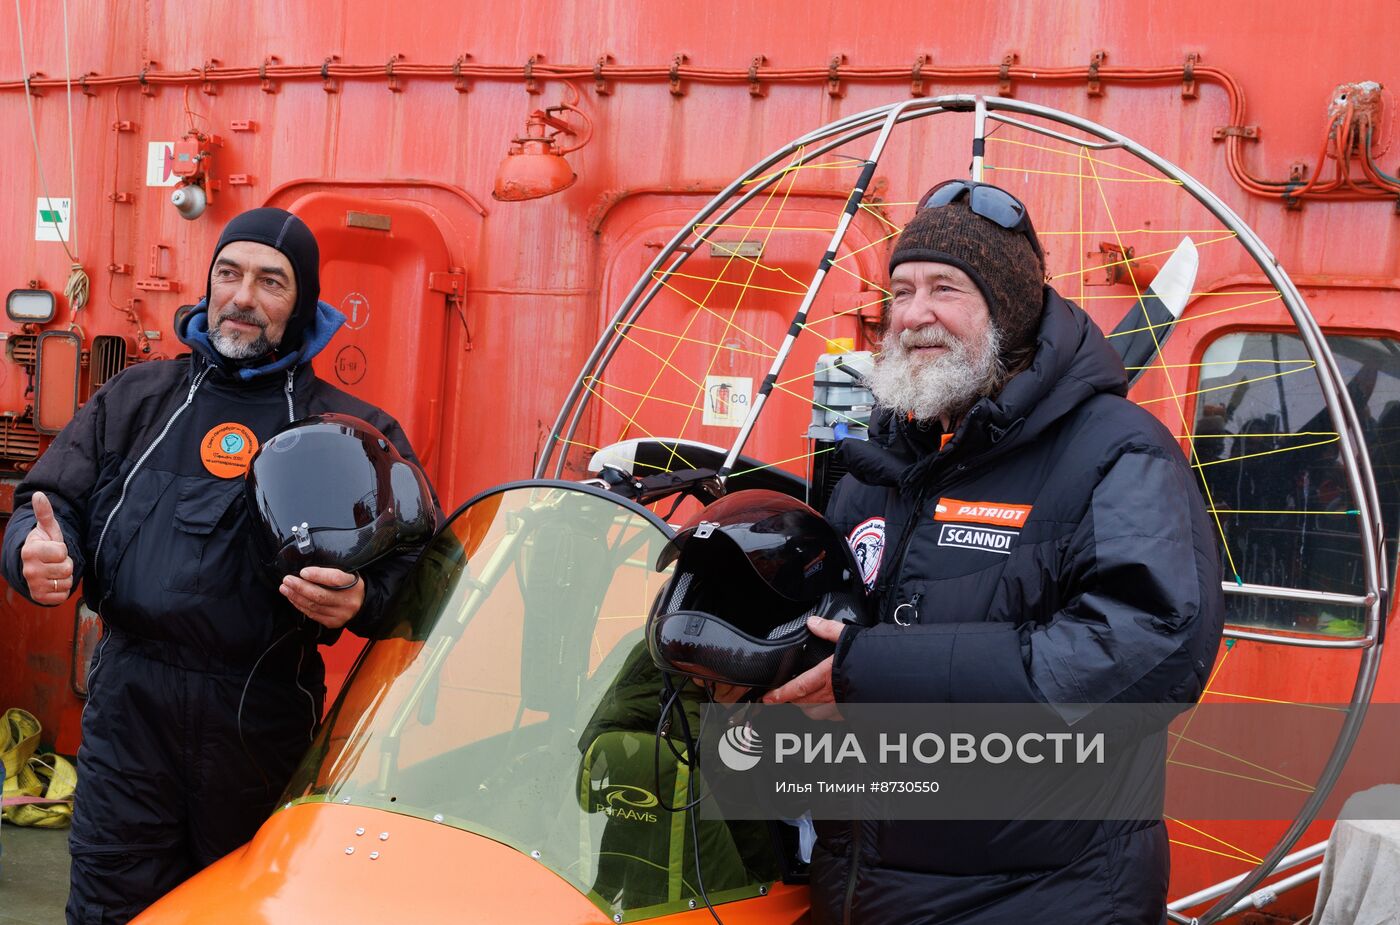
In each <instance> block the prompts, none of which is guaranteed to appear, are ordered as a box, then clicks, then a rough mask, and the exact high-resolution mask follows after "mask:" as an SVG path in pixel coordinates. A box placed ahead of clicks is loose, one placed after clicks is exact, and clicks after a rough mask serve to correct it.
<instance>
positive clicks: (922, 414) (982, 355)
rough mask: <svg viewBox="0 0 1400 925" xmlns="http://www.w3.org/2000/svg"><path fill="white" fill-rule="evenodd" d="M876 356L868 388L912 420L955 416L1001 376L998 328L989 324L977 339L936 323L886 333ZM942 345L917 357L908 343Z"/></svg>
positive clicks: (882, 401) (998, 380)
mask: <svg viewBox="0 0 1400 925" xmlns="http://www.w3.org/2000/svg"><path fill="white" fill-rule="evenodd" d="M881 346H882V352H881V354H880V356H879V358H878V359H877V360H876V361H875V371H874V373H873V374H872V375H871V377H870V390H871V391H872V392H874V393H875V399H876V400H877V401H878V402H879V403H880V404H881V405H883V406H884V407H886V408H889V409H891V410H893V411H894V412H895V413H896V414H904V415H913V418H914V420H916V421H934V420H938V419H939V418H943V417H946V418H948V419H949V420H950V421H954V420H956V419H957V418H959V417H961V416H962V414H963V413H964V412H966V411H967V410H968V409H969V408H971V407H972V406H973V405H974V404H975V403H976V402H977V400H978V399H979V398H981V397H982V396H984V395H990V394H992V392H993V391H995V390H996V388H997V387H998V386H999V385H1000V383H1001V381H1002V380H1003V379H1004V378H1005V370H1003V369H1002V367H1001V363H1000V361H999V357H1000V355H1001V334H1000V332H999V331H997V329H996V327H995V326H993V325H992V324H990V323H989V324H988V325H987V329H986V334H985V335H984V336H983V337H982V338H981V339H980V340H979V341H977V342H975V343H969V342H965V341H960V340H958V339H957V338H955V337H953V336H952V335H951V334H949V333H948V330H947V329H946V328H945V327H943V325H941V324H937V323H934V324H926V325H924V326H923V327H920V328H911V329H909V330H906V331H903V332H901V333H900V334H899V335H895V334H894V333H893V332H890V333H887V334H886V335H885V338H884V340H883V342H882V344H881ZM932 346H939V347H947V348H948V352H947V353H943V354H941V355H939V356H935V357H919V356H916V355H914V354H913V353H912V352H911V348H913V347H932Z"/></svg>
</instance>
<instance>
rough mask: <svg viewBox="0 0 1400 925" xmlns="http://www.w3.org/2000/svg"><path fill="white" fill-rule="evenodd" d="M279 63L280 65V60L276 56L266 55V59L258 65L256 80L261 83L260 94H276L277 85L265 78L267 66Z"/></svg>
mask: <svg viewBox="0 0 1400 925" xmlns="http://www.w3.org/2000/svg"><path fill="white" fill-rule="evenodd" d="M281 63H282V59H281V58H279V57H277V56H276V55H268V56H267V57H266V58H263V62H262V64H259V65H258V80H259V81H261V83H262V92H264V93H276V92H277V84H275V83H273V82H272V79H271V78H270V77H268V76H267V66H268V65H269V64H281Z"/></svg>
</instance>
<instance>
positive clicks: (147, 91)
mask: <svg viewBox="0 0 1400 925" xmlns="http://www.w3.org/2000/svg"><path fill="white" fill-rule="evenodd" d="M159 63H160V62H158V61H155V60H153V59H151V58H147V59H146V60H145V61H143V62H141V74H140V76H139V77H137V82H138V83H139V84H141V95H142V96H155V95H156V88H155V87H153V86H151V84H150V82H149V81H147V80H146V76H147V75H148V74H150V72H151V69H152V68H154V67H155V66H156V65H157V64H159Z"/></svg>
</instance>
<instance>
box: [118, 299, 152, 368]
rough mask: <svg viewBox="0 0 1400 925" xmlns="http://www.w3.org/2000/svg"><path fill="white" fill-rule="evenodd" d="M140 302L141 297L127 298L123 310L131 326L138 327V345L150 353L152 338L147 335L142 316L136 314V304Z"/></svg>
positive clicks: (144, 351)
mask: <svg viewBox="0 0 1400 925" xmlns="http://www.w3.org/2000/svg"><path fill="white" fill-rule="evenodd" d="M138 285H140V284H139V283H138ZM140 304H141V300H140V299H127V300H126V302H125V303H123V305H122V311H123V312H124V313H125V314H126V317H127V320H128V321H130V322H131V326H132V327H133V328H135V329H136V345H137V346H138V347H140V348H141V352H142V353H150V352H151V339H150V338H149V337H147V336H146V326H145V325H143V324H142V323H141V316H140V315H138V314H136V306H138V305H140Z"/></svg>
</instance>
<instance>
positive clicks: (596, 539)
mask: <svg viewBox="0 0 1400 925" xmlns="http://www.w3.org/2000/svg"><path fill="white" fill-rule="evenodd" d="M668 534H669V531H668V530H667V529H666V528H665V527H664V526H663V525H662V524H661V522H660V521H658V520H657V519H656V518H654V517H653V516H651V515H650V514H649V513H648V512H646V511H645V510H644V509H642V508H640V507H636V506H634V505H632V504H630V503H629V502H626V501H624V500H622V499H619V498H617V497H615V496H611V495H608V494H606V493H604V492H601V491H598V490H596V489H591V488H586V487H582V486H574V485H569V484H567V483H530V484H528V485H526V486H524V487H513V488H507V489H504V490H502V491H500V492H497V493H494V494H490V495H487V496H484V497H482V498H480V499H478V500H477V501H476V502H475V503H473V504H472V505H471V506H469V507H467V508H465V509H463V510H462V511H460V512H458V514H457V515H456V517H454V518H453V520H452V522H451V523H449V524H448V525H447V527H446V528H445V529H444V530H443V531H442V533H440V534H439V535H438V537H437V538H436V539H435V540H434V541H433V543H432V544H431V545H430V546H429V548H428V549H427V550H426V551H425V552H424V554H423V557H422V559H421V560H420V562H419V565H418V567H417V569H416V570H415V572H414V574H413V575H412V577H410V578H409V580H408V584H407V585H406V587H405V588H404V589H403V591H402V593H401V594H400V595H399V597H398V598H397V603H396V605H395V606H396V607H397V610H398V615H399V617H400V620H401V622H400V624H399V626H398V628H397V630H396V631H395V633H394V635H393V636H392V637H391V638H387V639H382V640H378V641H375V642H372V643H371V644H370V645H369V647H368V648H367V649H366V651H365V654H364V656H363V658H362V659H361V661H360V663H359V664H358V665H357V666H356V668H355V671H354V673H353V674H352V675H351V676H350V678H349V680H348V682H347V684H346V687H345V690H344V692H343V693H342V694H341V696H340V698H339V700H337V702H336V704H335V706H334V708H333V709H332V711H331V714H330V716H329V717H328V718H327V721H326V722H325V724H324V725H323V727H322V729H321V732H320V735H319V736H318V738H317V741H316V743H315V745H314V746H313V748H312V750H311V752H310V754H309V755H308V757H307V759H306V761H305V762H304V763H303V765H302V768H301V769H300V771H299V772H298V774H297V776H296V778H295V779H294V780H293V781H292V784H291V785H290V789H289V794H290V796H289V799H292V800H296V801H303V802H304V801H315V800H323V801H335V802H346V803H351V804H358V805H362V806H373V807H377V808H380V809H387V810H391V811H393V812H398V813H405V814H410V815H413V816H418V817H421V818H425V819H433V820H436V821H439V822H441V823H443V824H445V825H450V826H454V827H456V828H460V829H464V830H466V831H468V832H473V833H476V834H478V835H483V836H486V837H488V838H492V839H495V840H496V841H499V842H502V843H504V844H507V845H510V846H511V847H513V848H516V849H517V850H519V851H522V852H524V853H526V854H528V855H530V856H532V857H536V858H537V859H538V860H539V861H540V863H541V864H543V865H545V866H546V867H548V868H549V869H550V870H551V871H553V872H554V873H555V874H558V875H559V876H561V877H563V878H564V879H565V880H567V881H568V882H569V883H571V884H572V885H574V886H575V887H577V888H578V889H579V890H580V891H582V892H583V893H585V894H587V895H588V896H589V898H590V899H592V900H593V902H594V903H596V904H597V905H598V906H599V908H601V909H602V910H604V911H605V912H607V913H608V914H609V916H610V917H612V916H616V915H618V914H623V915H624V918H625V920H626V921H633V920H636V919H639V918H645V917H649V916H652V915H661V914H666V913H669V912H676V911H681V910H685V909H688V908H690V901H691V900H692V899H696V900H698V898H699V891H698V890H697V888H696V878H695V869H696V857H695V851H696V845H697V844H698V846H699V853H700V858H699V860H700V872H701V875H702V876H703V881H704V886H705V892H706V893H707V894H708V896H709V898H710V900H711V901H712V902H723V901H729V900H734V899H739V898H744V897H748V896H755V895H758V894H759V890H760V888H761V887H764V886H766V885H767V884H768V883H769V882H771V881H772V880H774V879H776V878H777V876H778V872H777V862H776V855H775V853H774V849H773V847H772V841H771V838H770V836H769V832H768V829H767V827H766V826H765V825H764V824H762V823H753V822H726V821H722V820H712V819H708V818H699V819H698V824H699V829H698V831H692V828H691V825H692V823H691V818H690V817H691V815H692V814H687V813H672V812H670V811H668V810H667V809H666V806H681V805H683V804H684V803H685V802H686V797H687V793H688V792H691V790H692V788H693V791H694V792H695V793H697V794H698V793H701V792H703V790H704V787H703V784H702V783H701V782H699V781H698V780H696V781H692V780H691V779H690V773H689V768H688V766H687V765H686V764H685V763H684V762H682V761H680V760H678V759H677V757H676V755H675V754H673V753H672V752H671V750H670V749H668V748H667V747H665V746H662V747H660V748H659V749H658V748H657V738H656V735H655V730H656V728H657V725H658V722H657V721H658V717H659V712H660V696H659V695H660V691H661V683H662V680H661V676H660V673H659V672H658V671H657V670H656V668H655V667H654V666H653V665H652V662H651V659H650V657H649V655H648V654H647V650H646V645H645V642H644V641H643V638H642V628H643V624H644V622H645V620H646V614H647V611H648V609H649V607H650V606H651V602H652V600H653V599H654V598H655V596H656V594H657V592H658V591H659V590H660V588H661V586H662V584H663V583H664V582H665V581H666V580H667V578H668V577H669V569H668V570H667V571H666V572H662V573H657V572H656V571H654V570H653V566H654V564H655V562H656V561H657V556H658V554H659V553H660V551H661V549H662V547H663V546H665V544H666V542H667V540H668V539H669V535H668ZM684 696H685V697H687V698H690V699H691V701H692V702H691V704H690V705H689V709H688V711H687V712H688V713H689V714H690V715H691V716H692V717H695V716H698V712H699V711H698V689H697V690H696V691H695V692H692V691H691V690H689V689H688V690H687V691H685V692H684ZM658 752H659V757H658ZM682 752H683V750H682ZM696 815H698V814H696Z"/></svg>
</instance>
